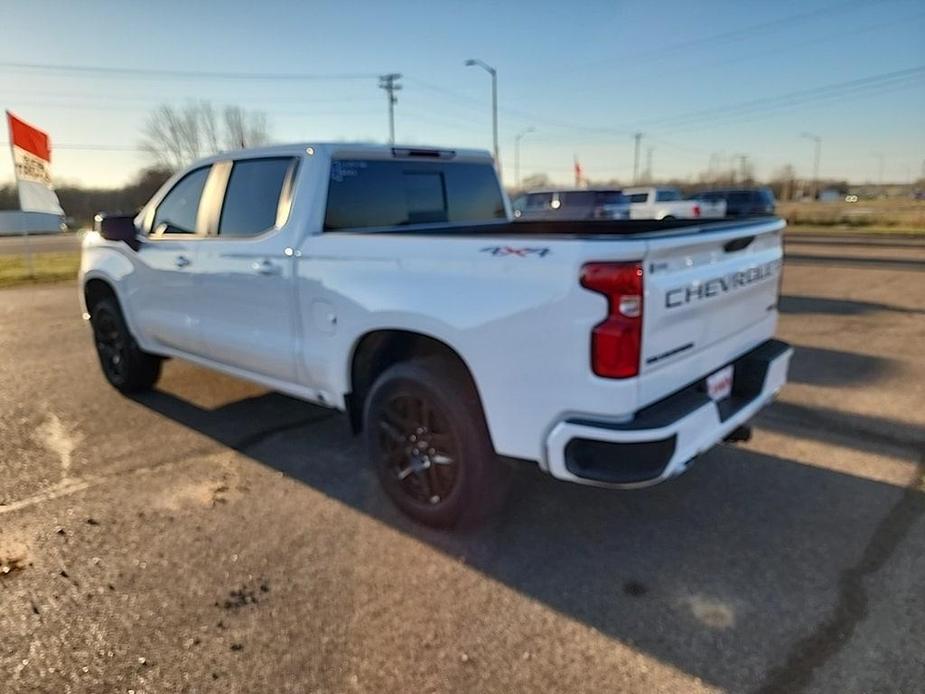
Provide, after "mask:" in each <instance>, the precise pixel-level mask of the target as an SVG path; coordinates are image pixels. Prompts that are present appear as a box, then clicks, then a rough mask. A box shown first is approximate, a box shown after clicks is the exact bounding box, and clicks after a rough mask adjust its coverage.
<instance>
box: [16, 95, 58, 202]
mask: <svg viewBox="0 0 925 694" xmlns="http://www.w3.org/2000/svg"><path fill="white" fill-rule="evenodd" d="M6 120H7V124H8V125H9V129H10V149H12V150H13V166H14V168H15V170H16V182H17V183H18V184H19V207H20V209H22V210H25V211H29V212H50V213H52V214H64V210H62V209H61V204H60V203H59V202H58V196H57V195H56V194H55V189H54V188H53V187H52V185H51V141H50V140H49V139H48V135H47V134H46V133H43V132H42V131H41V130H39V129H38V128H33V127H32V126H31V125H29V124H28V123H26V122H25V121H21V120H19V118H17V117H16V116H14V115H13V114H12V113H10V112H9V111H7V112H6Z"/></svg>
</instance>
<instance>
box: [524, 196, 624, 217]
mask: <svg viewBox="0 0 925 694" xmlns="http://www.w3.org/2000/svg"><path fill="white" fill-rule="evenodd" d="M511 207H513V209H514V218H515V219H522V220H540V219H570V220H576V219H629V218H630V204H629V200H628V199H627V197H626V196H625V195H623V193H621V192H620V191H619V190H614V189H610V188H579V189H577V190H568V189H555V190H553V189H549V190H532V191H530V192H528V193H524V194H523V195H520V196H518V197H517V198H515V199H514V201H513V202H512V203H511Z"/></svg>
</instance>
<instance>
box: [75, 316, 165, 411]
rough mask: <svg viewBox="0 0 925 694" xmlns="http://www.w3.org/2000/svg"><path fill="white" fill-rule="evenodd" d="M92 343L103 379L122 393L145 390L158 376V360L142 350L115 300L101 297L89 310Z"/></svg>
mask: <svg viewBox="0 0 925 694" xmlns="http://www.w3.org/2000/svg"><path fill="white" fill-rule="evenodd" d="M90 324H91V325H92V326H93V342H94V344H95V345H96V353H97V356H98V357H99V359H100V366H101V367H102V369H103V375H105V376H106V380H107V381H109V383H110V384H111V385H112V386H113V387H114V388H116V389H117V390H118V391H119V392H121V393H136V392H138V391H142V390H148V389H149V388H151V386H153V385H154V384H155V383H156V382H157V379H158V378H159V377H160V375H161V359H160V357H158V356H155V355H153V354H148V353H147V352H143V351H142V350H141V348H140V347H139V346H138V343H136V342H135V338H134V337H132V334H131V333H130V332H129V329H128V325H126V323H125V318H124V317H123V315H122V310H121V309H120V308H119V304H118V302H117V301H116V300H115V299H102V300H101V301H99V302H97V304H96V305H95V306H94V307H93V310H92V311H91V312H90Z"/></svg>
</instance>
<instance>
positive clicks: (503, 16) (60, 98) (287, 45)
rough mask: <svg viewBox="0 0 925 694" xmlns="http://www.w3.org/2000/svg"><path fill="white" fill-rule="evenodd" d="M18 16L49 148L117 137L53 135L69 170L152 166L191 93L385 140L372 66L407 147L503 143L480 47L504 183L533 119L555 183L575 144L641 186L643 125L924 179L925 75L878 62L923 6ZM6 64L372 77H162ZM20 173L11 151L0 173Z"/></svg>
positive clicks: (714, 146) (686, 137) (683, 148)
mask: <svg viewBox="0 0 925 694" xmlns="http://www.w3.org/2000/svg"><path fill="white" fill-rule="evenodd" d="M3 24H4V29H5V31H4V32H3V33H4V39H3V41H2V42H0V106H2V107H3V108H7V109H10V110H12V111H13V112H14V113H16V114H17V115H19V116H21V117H23V118H24V119H26V120H28V121H31V122H33V123H34V124H36V125H38V126H40V127H43V128H44V129H46V130H47V131H48V132H49V133H50V134H51V135H52V138H53V146H54V144H55V143H57V144H59V145H62V146H64V145H68V146H71V147H74V146H81V147H86V146H90V145H92V146H97V147H102V148H104V149H93V150H91V149H64V148H61V149H57V150H55V153H54V162H53V166H54V170H55V174H56V177H57V178H58V180H59V181H60V180H62V179H67V180H71V181H80V182H83V183H85V184H91V185H115V184H120V183H122V182H124V181H126V180H128V179H130V178H131V177H132V176H134V175H135V174H136V173H137V171H138V169H139V168H140V167H141V166H143V165H144V164H145V158H144V155H143V154H142V153H140V152H137V151H131V148H133V147H137V145H138V142H139V139H140V131H141V128H142V125H143V123H144V120H145V117H146V114H147V112H149V111H150V110H151V109H152V108H153V107H154V106H156V105H158V104H160V103H173V104H178V105H180V104H183V103H185V102H186V101H188V100H190V99H194V98H195V99H209V100H211V101H213V102H214V103H215V104H216V105H223V104H228V103H234V104H240V105H242V106H245V107H248V108H254V109H259V110H262V111H264V112H266V113H267V115H268V117H269V120H270V123H271V128H272V135H273V138H274V140H277V141H281V142H282V141H299V140H328V139H347V140H353V139H362V140H378V141H384V140H385V138H386V137H387V116H386V103H385V96H384V94H383V92H382V91H381V90H379V89H378V88H377V80H376V79H375V77H373V76H372V75H376V74H381V73H385V72H400V73H402V74H403V75H404V79H403V81H402V82H403V85H404V88H403V90H402V91H401V93H400V94H399V103H398V105H397V107H396V135H397V139H398V140H399V141H402V142H408V143H416V144H422V143H431V144H437V145H450V146H460V147H462V146H475V147H484V148H490V146H491V121H490V110H489V104H490V101H489V99H490V92H489V84H490V83H489V77H488V75H487V74H486V73H485V72H483V71H481V70H479V69H477V68H466V67H464V66H463V62H464V60H465V59H466V58H470V57H476V58H480V59H482V60H484V61H486V62H487V63H490V64H491V65H494V66H495V67H496V68H497V69H498V73H499V85H500V88H499V91H500V109H501V113H500V131H501V159H502V162H503V164H504V172H505V178H506V179H507V180H508V182H511V181H512V180H513V140H514V136H515V135H516V134H517V133H518V132H520V131H521V130H523V129H525V128H527V127H529V126H533V127H535V128H536V132H534V133H531V134H529V135H527V136H526V137H524V139H523V141H522V142H523V144H522V150H521V175H522V176H527V175H530V174H532V173H546V174H548V175H550V176H551V177H552V178H553V179H554V180H557V181H561V182H568V181H570V180H571V178H572V159H573V156H577V157H578V159H579V160H580V162H581V164H582V167H583V168H584V170H585V173H586V175H588V176H589V177H591V178H596V179H607V178H611V177H617V178H621V179H623V180H627V179H628V178H629V177H630V176H631V174H632V168H633V141H632V133H633V132H634V131H637V130H638V131H641V132H643V133H644V134H645V136H644V138H643V157H642V159H643V161H644V160H645V151H646V149H647V148H648V147H653V148H654V149H653V152H652V160H653V168H654V172H655V174H656V176H662V177H667V176H693V175H696V174H697V173H699V172H701V171H704V170H705V169H706V168H707V167H708V165H709V163H710V160H711V157H712V158H713V159H714V161H717V160H724V159H725V160H728V159H729V158H730V157H732V156H734V155H740V154H744V155H747V156H748V157H749V158H750V161H751V162H752V164H753V165H754V167H755V170H756V172H757V174H758V175H759V176H766V175H769V174H771V173H773V172H774V171H775V170H776V169H779V168H780V167H781V166H783V165H785V164H788V163H789V164H792V165H794V166H795V167H796V169H797V171H798V173H800V174H802V175H808V174H809V172H810V171H811V164H812V144H811V142H810V141H809V140H806V139H801V138H800V134H801V133H802V132H804V131H808V132H812V133H817V134H820V135H821V136H822V137H823V150H822V166H821V173H822V175H824V176H838V177H846V178H848V179H850V180H853V181H864V180H874V181H876V180H877V179H878V177H879V175H880V161H881V155H882V160H883V169H884V179H885V180H889V181H892V180H909V179H910V178H914V177H917V176H919V175H921V174H922V168H923V161H925V73H923V72H922V71H919V72H917V73H911V74H908V75H907V76H903V75H901V74H896V76H895V77H893V78H890V79H889V80H883V81H881V78H880V77H879V76H881V75H886V74H888V73H899V71H902V70H909V69H911V68H916V67H921V66H925V38H923V37H925V4H923V2H922V0H882V1H880V2H869V1H868V2H858V1H857V0H855V1H846V0H841V1H839V0H820V1H819V2H810V1H803V2H798V1H795V2H773V3H769V2H750V1H745V2H743V1H741V0H740V1H738V2H732V1H729V2H727V1H716V2H699V3H692V2H680V1H677V2H676V1H674V0H662V2H658V3H651V2H588V3H582V2H570V3H566V2H561V0H557V1H555V2H545V1H535V2H531V3H529V4H528V3H490V2H481V1H479V0H463V1H459V2H457V1H446V0H444V1H438V2H421V1H420V0H417V1H416V2H395V3H385V2H346V1H342V2H337V3H321V2H313V3H284V2H276V1H275V0H264V1H263V2H260V3H254V2H232V1H231V0H228V1H226V2H221V3H219V2H210V3H207V2H191V1H189V0H187V1H185V2H174V1H173V0H169V1H164V2H149V3H126V2H124V0H121V1H120V2H92V1H91V0H85V1H84V2H80V3H71V2H63V1H62V2H42V1H41V0H29V1H23V2H19V3H16V4H15V5H12V6H10V5H6V6H5V8H4V22H3ZM14 27H21V30H13V29H14ZM10 63H30V64H45V65H71V66H106V67H117V68H128V69H142V70H144V69H162V70H177V71H197V70H198V71H216V72H246V73H277V74H278V73H312V74H318V75H342V74H344V73H359V74H362V75H366V74H368V75H371V76H370V77H368V78H356V79H318V80H259V81H257V80H240V79H214V78H213V79H192V78H171V79H168V78H163V77H158V78H153V77H151V76H146V75H142V74H135V75H124V74H121V75H117V76H105V75H101V74H98V73H73V74H68V73H65V72H60V71H58V72H56V71H52V70H31V69H25V68H15V67H11V66H10V65H9V64H10ZM865 78H871V81H869V82H854V83H853V84H849V83H852V81H856V80H864V79H865ZM832 85H844V86H841V87H832ZM819 88H831V91H819ZM788 94H790V95H792V96H791V97H789V98H784V97H785V96H786V95H788ZM764 99H767V101H758V102H756V103H753V104H751V105H749V103H750V102H755V101H756V100H764ZM4 139H5V138H4ZM118 148H124V149H118ZM11 168H12V167H11V165H10V163H9V161H8V157H0V181H6V180H9V179H10V178H11V177H12V171H11Z"/></svg>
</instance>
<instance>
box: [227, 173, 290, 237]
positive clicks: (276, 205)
mask: <svg viewBox="0 0 925 694" xmlns="http://www.w3.org/2000/svg"><path fill="white" fill-rule="evenodd" d="M293 162H294V160H293V159H291V158H289V157H280V158H272V159H243V160H241V161H236V162H235V163H234V166H233V167H232V169H231V176H230V177H229V179H228V187H227V189H226V191H225V204H224V205H223V206H222V216H221V219H220V220H219V223H218V235H219V236H224V237H229V236H257V235H258V234H262V233H263V232H265V231H267V230H268V229H272V228H273V227H275V226H276V223H277V215H278V214H279V209H280V200H281V198H282V196H283V194H284V192H285V191H284V189H285V187H286V180H287V177H288V175H289V170H290V168H291V167H292V166H293Z"/></svg>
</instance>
